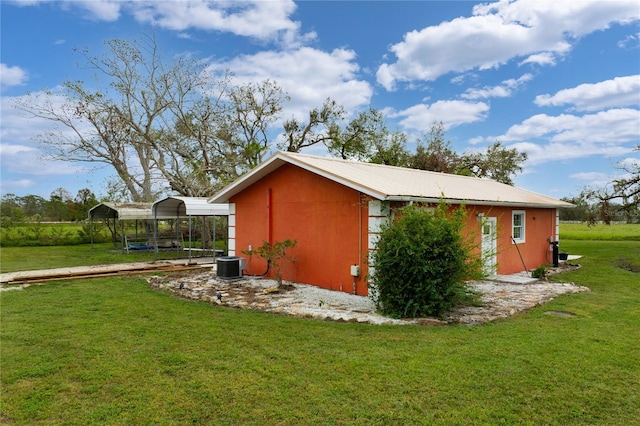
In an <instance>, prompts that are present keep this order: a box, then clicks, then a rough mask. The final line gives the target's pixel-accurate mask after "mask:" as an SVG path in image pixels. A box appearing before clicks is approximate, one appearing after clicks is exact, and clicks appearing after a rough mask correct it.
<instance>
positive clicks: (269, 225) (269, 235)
mask: <svg viewBox="0 0 640 426" xmlns="http://www.w3.org/2000/svg"><path fill="white" fill-rule="evenodd" d="M271 198H272V197H271V188H267V242H268V243H269V245H271V244H273V211H272V209H273V206H272V204H271Z"/></svg>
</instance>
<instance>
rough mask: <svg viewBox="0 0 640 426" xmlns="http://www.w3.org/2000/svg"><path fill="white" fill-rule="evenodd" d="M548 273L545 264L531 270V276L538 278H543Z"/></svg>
mask: <svg viewBox="0 0 640 426" xmlns="http://www.w3.org/2000/svg"><path fill="white" fill-rule="evenodd" d="M548 275H549V268H547V267H546V266H545V265H540V266H538V267H537V268H536V269H534V270H533V271H532V272H531V278H537V279H539V280H544V279H546V278H547V276H548Z"/></svg>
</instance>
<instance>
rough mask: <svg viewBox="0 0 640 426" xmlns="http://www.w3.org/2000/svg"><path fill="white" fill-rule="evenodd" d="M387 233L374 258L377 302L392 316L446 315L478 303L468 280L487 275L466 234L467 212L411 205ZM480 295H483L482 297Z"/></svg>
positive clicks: (373, 296) (373, 279) (374, 295)
mask: <svg viewBox="0 0 640 426" xmlns="http://www.w3.org/2000/svg"><path fill="white" fill-rule="evenodd" d="M399 213H400V214H399V215H398V216H399V218H398V219H397V220H396V221H395V223H390V224H388V225H387V226H386V227H384V228H383V230H382V233H381V235H380V239H379V241H378V246H377V250H376V252H375V253H374V255H373V262H374V267H375V269H374V270H375V272H374V273H373V276H372V277H371V278H372V282H373V283H374V284H373V287H372V289H371V290H372V292H371V293H372V298H373V300H374V302H375V303H376V305H377V307H378V309H380V310H381V311H382V313H384V314H385V315H389V316H392V317H397V318H401V317H420V316H442V315H443V314H444V313H445V312H447V311H449V310H451V309H452V308H453V307H455V306H457V305H459V304H461V303H463V302H466V301H471V300H470V299H473V298H474V297H473V293H472V292H471V290H470V288H469V286H468V285H467V284H466V283H465V282H464V280H465V279H471V278H478V277H480V276H481V275H482V263H481V259H480V258H479V256H472V254H471V251H472V248H473V246H472V244H470V243H469V241H468V240H467V239H465V238H463V236H462V234H461V232H462V230H463V223H464V220H465V209H464V208H458V209H454V210H450V209H449V208H448V206H447V205H446V204H445V203H444V202H443V203H441V204H440V205H439V206H438V207H437V208H435V209H425V208H421V207H416V206H409V207H406V208H404V209H402V210H401V211H400V212H399ZM476 296H477V295H476Z"/></svg>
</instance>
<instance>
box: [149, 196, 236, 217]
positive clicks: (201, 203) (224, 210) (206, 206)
mask: <svg viewBox="0 0 640 426" xmlns="http://www.w3.org/2000/svg"><path fill="white" fill-rule="evenodd" d="M151 211H152V212H153V214H157V215H158V216H172V217H178V216H228V215H229V205H228V204H212V203H209V202H207V198H206V197H180V196H172V197H167V198H164V199H162V200H158V201H156V202H155V203H153V206H152V207H151Z"/></svg>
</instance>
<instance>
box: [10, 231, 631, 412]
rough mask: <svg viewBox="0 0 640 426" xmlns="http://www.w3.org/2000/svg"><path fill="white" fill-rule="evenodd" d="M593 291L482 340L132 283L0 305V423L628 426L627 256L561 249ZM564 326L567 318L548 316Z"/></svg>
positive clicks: (607, 245)
mask: <svg viewBox="0 0 640 426" xmlns="http://www.w3.org/2000/svg"><path fill="white" fill-rule="evenodd" d="M562 244H563V248H565V249H567V251H569V252H570V253H579V254H582V255H583V256H584V257H583V258H582V259H581V260H580V263H581V264H582V268H581V269H580V270H578V271H575V272H571V273H567V274H566V275H564V276H560V277H555V279H561V280H564V281H573V282H576V283H577V284H581V285H586V286H588V287H590V288H591V289H592V291H591V292H587V293H581V294H575V295H566V296H561V297H558V298H557V299H555V300H554V301H552V302H550V303H549V304H547V305H545V306H542V307H538V308H535V309H533V310H531V311H529V312H526V313H523V314H519V315H516V316H514V317H512V318H509V319H507V320H503V321H499V322H495V323H490V324H486V325H481V326H472V327H468V326H448V327H428V326H375V325H363V324H348V323H333V322H316V321H310V320H303V319H297V318H289V317H284V316H278V315H272V314H266V313H259V312H252V311H246V310H231V309H228V308H224V307H219V306H217V305H209V304H206V303H202V302H190V301H185V300H181V299H176V298H173V297H170V296H169V295H167V294H165V293H161V292H157V291H154V290H151V289H150V288H149V287H148V286H147V285H146V282H145V281H144V279H142V278H140V277H139V276H132V277H122V278H104V279H93V280H77V281H66V282H64V281H63V282H57V283H52V284H48V285H42V286H32V287H30V288H27V289H25V290H22V291H7V292H2V293H0V297H1V308H2V309H1V310H0V324H1V329H0V337H1V342H2V344H1V346H0V360H1V373H0V379H1V382H0V385H1V394H0V402H1V408H0V410H1V414H0V423H8V424H29V425H33V424H78V425H84V424H154V423H155V424H256V425H267V424H269V425H271V424H283V425H294V424H295V425H298V424H313V425H316V424H325V425H336V424H362V425H400V424H429V425H431V424H442V425H456V424H457V425H468V424H481V425H496V424H531V425H540V424H545V425H598V424H602V425H605V424H606V425H618V424H619V425H632V424H640V420H639V419H640V368H638V366H639V365H640V344H639V343H638V342H640V309H639V306H640V279H639V275H638V273H634V272H631V271H629V270H628V269H624V268H621V267H619V266H618V265H619V264H620V259H621V258H623V257H624V258H626V259H627V261H628V262H630V263H634V264H640V255H639V254H640V242H638V241H614V242H612V241H607V242H605V241H571V240H563V243H562ZM549 310H553V311H563V312H570V313H572V314H574V315H575V316H573V317H558V316H551V315H547V314H546V313H545V311H549Z"/></svg>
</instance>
